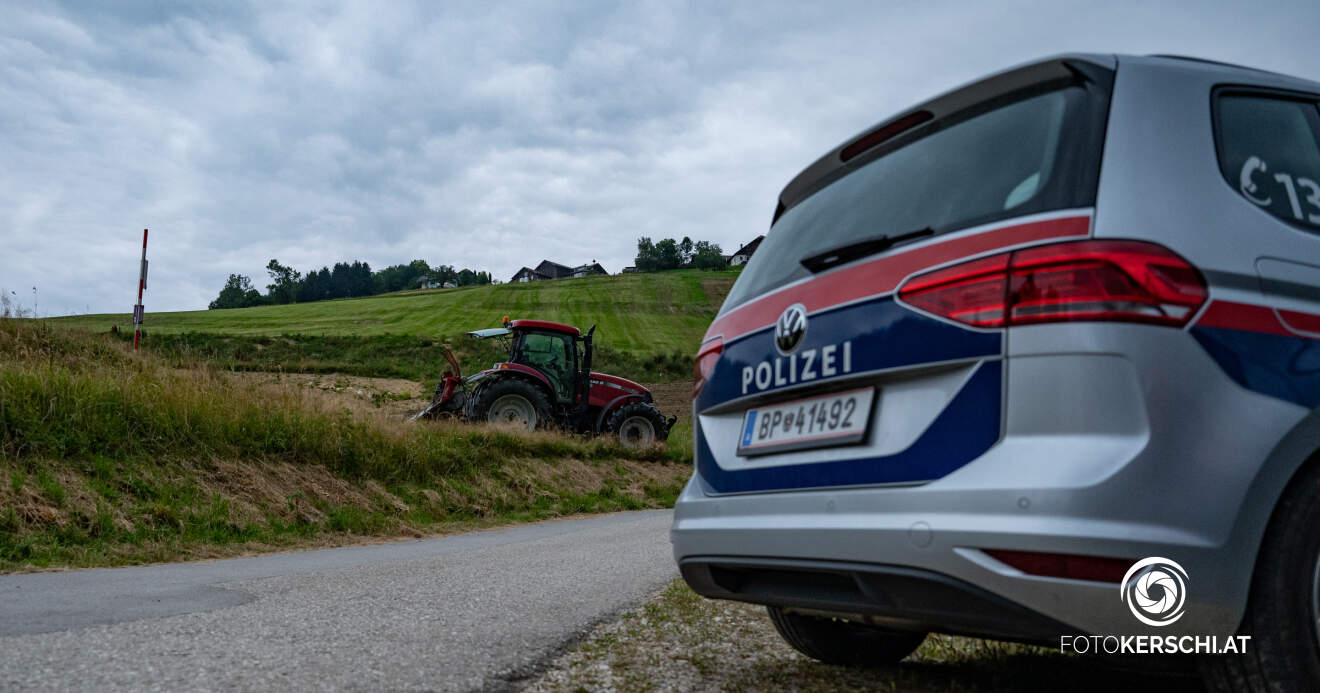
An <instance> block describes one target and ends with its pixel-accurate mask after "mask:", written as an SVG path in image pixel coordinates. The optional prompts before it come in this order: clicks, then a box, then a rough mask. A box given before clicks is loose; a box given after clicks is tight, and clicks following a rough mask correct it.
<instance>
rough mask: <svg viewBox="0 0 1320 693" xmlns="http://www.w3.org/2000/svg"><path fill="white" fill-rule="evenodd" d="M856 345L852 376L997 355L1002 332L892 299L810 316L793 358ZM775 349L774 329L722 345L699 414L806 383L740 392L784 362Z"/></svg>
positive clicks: (699, 403)
mask: <svg viewBox="0 0 1320 693" xmlns="http://www.w3.org/2000/svg"><path fill="white" fill-rule="evenodd" d="M844 340H849V341H851V342H852V346H851V351H852V370H851V372H852V373H862V372H865V371H874V370H882V369H886V368H898V367H903V366H912V365H918V364H922V363H936V362H940V361H953V360H958V359H968V358H977V357H985V356H999V355H1000V354H1001V353H1002V349H1003V338H1002V337H1001V334H1000V332H998V331H993V332H978V331H975V330H969V329H965V328H962V327H958V326H957V325H953V324H950V323H947V322H943V321H941V320H936V319H935V318H932V317H929V316H926V315H923V314H921V313H918V312H916V311H914V310H912V309H910V308H906V307H904V306H902V305H900V304H898V303H897V302H896V301H894V299H893V297H892V295H890V296H884V297H881V298H877V299H872V300H869V301H865V302H861V303H854V304H851V305H847V306H843V307H840V308H833V309H829V310H825V311H820V312H818V313H816V314H814V315H812V316H811V317H810V319H809V320H808V328H807V332H806V335H805V336H804V337H803V338H802V344H801V345H800V346H799V347H798V348H797V349H796V350H795V352H794V353H795V354H802V353H804V352H806V351H808V350H811V349H820V348H822V347H827V346H831V345H838V344H840V343H842V342H843V341H844ZM781 358H784V357H781V356H780V355H779V353H778V351H777V350H776V349H775V345H774V329H773V325H771V326H767V327H766V328H765V329H762V330H759V331H757V332H753V333H750V334H748V335H744V336H742V337H739V338H738V339H735V340H731V341H729V342H726V343H725V344H724V351H723V354H721V356H720V361H719V364H718V365H717V366H716V367H715V371H714V372H713V373H712V374H711V378H710V380H709V381H708V382H707V383H706V385H705V387H703V388H702V390H701V393H700V394H699V395H698V396H697V411H699V412H701V411H706V410H707V409H709V408H711V407H713V406H716V405H719V404H723V403H724V402H728V401H730V400H733V399H737V398H738V397H741V396H743V395H744V394H755V393H760V392H774V391H775V390H782V389H785V388H787V387H790V386H792V385H794V384H796V385H800V384H802V381H799V382H796V383H790V384H786V385H782V386H771V387H768V388H766V389H764V390H757V389H755V388H751V389H749V390H748V391H747V392H746V393H744V392H743V391H742V380H741V377H742V371H743V369H744V368H747V367H751V368H755V367H756V365H757V364H759V363H761V362H763V361H774V360H775V359H781Z"/></svg>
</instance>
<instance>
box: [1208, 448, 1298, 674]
mask: <svg viewBox="0 0 1320 693" xmlns="http://www.w3.org/2000/svg"><path fill="white" fill-rule="evenodd" d="M1318 526H1320V463H1312V464H1311V465H1310V467H1309V468H1307V469H1305V470H1303V471H1302V472H1301V473H1300V474H1299V475H1298V477H1297V478H1296V479H1294V480H1293V482H1292V483H1291V484H1290V485H1289V487H1288V490H1287V491H1285V492H1284V494H1283V498H1282V499H1281V500H1280V501H1279V504H1278V506H1276V507H1275V508H1274V515H1273V516H1272V517H1271V518H1270V523H1269V525H1268V526H1267V527H1266V529H1265V538H1264V540H1263V541H1261V544H1260V553H1259V554H1258V556H1257V559H1256V573H1255V575H1254V576H1253V577H1252V581H1251V594H1250V595H1249V596H1248V598H1247V613H1246V615H1245V616H1244V617H1243V619H1242V627H1241V628H1240V629H1239V631H1238V632H1239V633H1240V634H1242V635H1250V636H1251V641H1250V642H1249V643H1248V644H1247V652H1246V654H1240V655H1221V656H1218V657H1212V658H1208V659H1206V660H1204V662H1203V664H1202V673H1203V674H1204V675H1205V679H1206V683H1207V684H1209V686H1210V687H1211V688H1212V689H1213V690H1221V691H1315V690H1320V649H1317V648H1320V635H1318V634H1317V631H1318V630H1320V532H1316V531H1315V528H1316V527H1318Z"/></svg>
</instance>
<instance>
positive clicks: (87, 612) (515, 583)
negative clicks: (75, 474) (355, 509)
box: [0, 511, 677, 691]
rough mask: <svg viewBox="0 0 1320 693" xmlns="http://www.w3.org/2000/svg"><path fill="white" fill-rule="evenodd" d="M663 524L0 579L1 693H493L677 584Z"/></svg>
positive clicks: (631, 521) (640, 521) (594, 521)
mask: <svg viewBox="0 0 1320 693" xmlns="http://www.w3.org/2000/svg"><path fill="white" fill-rule="evenodd" d="M669 523H670V513H669V512H668V511H647V512H639V513H620V514H616V515H606V516H601V517H593V518H587V519H581V520H564V521H557V522H545V523H540V524H535V525H526V526H521V527H516V528H512V529H504V530H491V531H484V532H474V533H470V534H462V535H455V536H450V537H442V538H436V539H424V540H419V541H408V542H399V543H391V544H380V545H375V546H358V547H349V548H343V549H328V550H322V551H307V552H300V553H288V554H278V555H269V556H260V557H256V558H241V559H234V560H225V561H210V562H202V563H184V564H175V565H161V566H144V567H137V568H114V569H106V570H85V571H77V572H67V573H43V574H27V575H7V576H0V690H5V691H13V690H98V691H99V690H134V691H139V690H166V691H179V690H235V689H238V690H373V691H374V690H446V691H448V690H460V691H461V690H497V691H498V690H506V689H512V688H516V685H517V682H518V681H519V680H520V679H521V678H522V677H524V676H526V675H527V674H528V673H530V672H531V671H532V670H533V669H534V668H535V666H536V665H537V664H538V663H539V662H542V661H544V660H545V659H547V658H548V657H549V656H551V655H553V654H555V653H556V652H558V651H559V650H561V649H562V648H563V647H565V646H566V645H567V644H569V643H571V642H573V641H574V640H576V639H577V638H578V637H579V636H581V635H582V634H584V633H585V631H586V630H587V629H589V628H590V627H591V626H592V625H594V624H596V623H598V622H600V621H601V620H604V619H607V618H611V617H613V616H615V615H616V614H618V613H619V612H620V611H622V610H624V609H626V608H628V607H629V606H632V605H634V604H636V603H638V602H640V601H641V600H643V599H645V598H646V597H647V596H648V595H650V594H651V593H653V592H654V591H655V590H657V589H658V588H660V587H662V586H663V585H664V584H665V583H666V582H668V581H669V580H670V579H672V578H673V577H675V576H676V575H677V570H676V569H675V567H674V563H673V558H672V557H671V554H670V548H669V540H668V534H667V533H668V529H669Z"/></svg>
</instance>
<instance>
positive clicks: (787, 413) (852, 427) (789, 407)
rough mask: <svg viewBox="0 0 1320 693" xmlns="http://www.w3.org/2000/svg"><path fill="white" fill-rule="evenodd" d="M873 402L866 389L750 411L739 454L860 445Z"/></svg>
mask: <svg viewBox="0 0 1320 693" xmlns="http://www.w3.org/2000/svg"><path fill="white" fill-rule="evenodd" d="M874 401H875V388H873V387H863V388H858V389H856V390H848V391H847V392H835V393H831V394H828V395H820V396H818V397H807V398H805V399H797V400H793V401H792V402H784V403H782V404H774V405H770V406H765V407H757V408H756V409H748V410H747V413H746V414H744V415H743V427H742V438H741V439H739V441H738V454H739V455H741V456H744V457H750V456H752V455H765V454H769V453H772V452H786V451H788V450H806V449H809V448H823V447H827V446H831V445H848V444H850V443H860V442H862V440H863V439H865V438H866V429H867V424H868V423H869V422H870V421H871V404H872V403H873V402H874Z"/></svg>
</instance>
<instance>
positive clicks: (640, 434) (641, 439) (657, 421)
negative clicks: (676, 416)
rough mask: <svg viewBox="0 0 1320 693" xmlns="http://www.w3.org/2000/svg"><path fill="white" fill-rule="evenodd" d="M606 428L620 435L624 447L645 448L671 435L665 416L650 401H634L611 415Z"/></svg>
mask: <svg viewBox="0 0 1320 693" xmlns="http://www.w3.org/2000/svg"><path fill="white" fill-rule="evenodd" d="M606 430H608V431H610V432H611V433H614V434H617V435H618V436H619V442H620V443H622V444H623V445H624V447H629V448H644V447H647V446H649V445H654V444H655V443H656V442H658V441H663V440H664V439H665V438H668V437H669V431H668V430H667V429H666V428H665V417H664V416H663V415H662V414H661V413H660V410H659V409H656V408H655V405H653V404H650V403H649V402H633V403H632V404H625V405H623V406H622V407H619V408H618V409H617V410H615V412H614V413H613V414H611V415H610V421H609V424H607V425H606Z"/></svg>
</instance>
